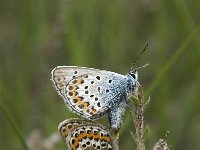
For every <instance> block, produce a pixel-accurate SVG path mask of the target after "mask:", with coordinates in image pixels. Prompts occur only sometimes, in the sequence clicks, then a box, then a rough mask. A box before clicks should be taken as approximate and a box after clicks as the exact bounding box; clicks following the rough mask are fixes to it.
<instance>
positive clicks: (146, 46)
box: [131, 43, 149, 70]
mask: <svg viewBox="0 0 200 150" xmlns="http://www.w3.org/2000/svg"><path fill="white" fill-rule="evenodd" d="M148 46H149V44H148V43H147V44H146V45H145V47H144V49H143V50H142V51H141V52H140V53H139V55H138V57H136V58H135V61H134V62H133V65H132V67H131V70H133V66H134V65H135V64H136V62H137V61H138V59H140V57H141V55H142V54H143V53H144V52H145V51H146V49H147V48H148ZM145 67H146V66H145Z"/></svg>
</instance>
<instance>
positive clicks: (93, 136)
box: [58, 118, 116, 150]
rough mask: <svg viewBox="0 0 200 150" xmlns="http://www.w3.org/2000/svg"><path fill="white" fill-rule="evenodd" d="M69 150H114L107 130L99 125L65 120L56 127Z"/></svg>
mask: <svg viewBox="0 0 200 150" xmlns="http://www.w3.org/2000/svg"><path fill="white" fill-rule="evenodd" d="M58 130H59V131H60V133H61V136H62V138H63V139H64V141H65V142H66V144H67V145H68V148H69V149H70V150H86V149H87V150H88V149H91V150H98V149H101V150H114V149H116V148H114V141H113V138H112V136H111V134H110V132H109V131H108V130H106V128H105V127H104V126H102V125H100V124H97V123H95V122H92V121H87V120H83V119H78V118H74V119H67V120H64V121H63V122H61V123H60V124H59V126H58Z"/></svg>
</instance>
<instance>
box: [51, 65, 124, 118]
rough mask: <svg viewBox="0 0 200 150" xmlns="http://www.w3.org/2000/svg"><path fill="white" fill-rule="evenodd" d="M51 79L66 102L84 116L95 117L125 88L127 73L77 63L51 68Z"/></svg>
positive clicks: (101, 113) (103, 111) (103, 112)
mask: <svg viewBox="0 0 200 150" xmlns="http://www.w3.org/2000/svg"><path fill="white" fill-rule="evenodd" d="M52 81H53V84H54V86H55V88H56V89H57V91H58V93H59V94H60V95H61V96H62V97H63V99H64V101H65V103H66V104H67V105H68V106H69V108H71V109H72V110H73V111H75V112H76V113H78V114H79V115H82V116H84V117H86V118H89V119H91V118H97V117H99V116H101V115H103V114H105V113H106V112H107V110H108V109H109V108H110V107H112V106H113V105H115V103H116V101H117V100H119V98H120V95H122V93H123V92H126V89H125V88H126V83H127V80H126V77H125V76H123V75H120V74H117V73H114V72H110V71H105V70H98V69H93V68H84V67H76V66H60V67H56V68H55V69H53V71H52Z"/></svg>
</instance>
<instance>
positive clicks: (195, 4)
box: [0, 0, 200, 150]
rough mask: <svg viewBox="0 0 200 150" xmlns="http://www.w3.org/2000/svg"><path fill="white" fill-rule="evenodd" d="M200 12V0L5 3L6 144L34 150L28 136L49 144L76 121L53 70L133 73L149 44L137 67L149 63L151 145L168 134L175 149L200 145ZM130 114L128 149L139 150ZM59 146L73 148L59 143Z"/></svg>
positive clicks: (2, 78) (8, 148)
mask: <svg viewBox="0 0 200 150" xmlns="http://www.w3.org/2000/svg"><path fill="white" fill-rule="evenodd" d="M199 8H200V1H198V0H190V1H189V0H165V1H164V0H162V1H158V0H157V1H156V0H141V1H139V0H138V1H136V0H109V1H108V0H84V1H83V0H82V1H81V0H57V1H55V0H19V1H11V0H0V68H1V69H0V100H1V103H0V104H1V105H0V106H1V107H0V149H2V150H21V149H25V147H26V146H25V144H24V146H23V140H22V139H20V137H23V138H24V139H25V140H26V141H29V142H27V143H29V145H30V142H31V141H32V142H33V143H34V138H33V135H34V134H36V133H37V134H36V141H37V140H39V141H40V142H41V143H40V144H41V145H45V144H44V143H45V142H46V144H47V145H48V144H52V142H51V141H49V137H51V136H52V134H53V133H55V132H57V125H58V124H59V122H61V121H62V120H64V119H66V118H70V117H77V116H76V115H74V114H72V113H71V112H70V111H69V110H68V109H67V108H66V107H65V105H64V103H63V102H62V98H61V97H60V96H58V95H57V93H56V91H55V90H54V88H53V86H52V84H51V82H50V72H51V70H52V69H53V68H54V67H56V66H58V65H77V66H86V67H94V68H99V69H104V70H110V71H114V72H118V73H121V74H126V73H127V72H128V71H129V70H130V68H131V66H132V63H133V62H134V59H135V58H136V57H137V56H138V53H139V52H140V51H141V50H142V49H143V48H144V46H145V45H146V43H147V42H148V43H149V47H148V49H147V51H146V52H145V53H144V54H143V55H142V57H141V59H140V60H139V61H138V62H137V64H136V65H135V67H138V66H142V65H144V64H146V63H150V66H148V67H146V68H144V69H141V70H139V81H140V83H141V84H142V86H143V88H144V91H145V96H146V99H147V98H148V96H151V102H150V104H149V106H148V107H147V110H146V111H145V123H146V125H148V126H149V132H148V135H147V137H146V138H145V143H146V146H147V149H152V147H153V145H154V144H155V143H156V142H157V140H158V139H159V138H164V136H165V133H166V131H167V130H169V131H170V132H171V133H170V135H169V136H168V138H167V142H168V144H169V145H173V149H182V150H183V149H199V148H200V142H199V139H200V67H199V64H200V26H199V21H200V11H199ZM129 111H130V110H128V111H127V112H126V115H125V118H124V120H123V123H124V125H123V127H122V129H121V131H120V149H126V150H134V149H135V144H134V142H133V141H132V139H131V134H130V132H131V131H134V124H133V121H132V119H131V116H130V113H129ZM103 120H104V125H107V120H106V119H103ZM18 131H19V132H18ZM35 131H38V132H36V133H35ZM38 134H39V135H38ZM20 135H21V136H20ZM45 140H46V141H45ZM55 143H56V142H55ZM40 144H33V145H35V146H36V147H35V148H34V149H40V147H43V146H41V145H40ZM50 147H51V146H50ZM41 149H42V148H41ZM43 149H45V148H43ZM46 149H50V148H46ZM52 149H66V146H65V144H64V143H63V141H62V140H59V142H58V143H57V144H56V145H55V146H54V148H53V146H52Z"/></svg>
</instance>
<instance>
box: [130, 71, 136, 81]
mask: <svg viewBox="0 0 200 150" xmlns="http://www.w3.org/2000/svg"><path fill="white" fill-rule="evenodd" d="M128 75H129V76H130V77H132V78H133V80H135V81H137V80H138V73H137V70H136V69H135V70H133V71H130V72H129V73H128Z"/></svg>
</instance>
